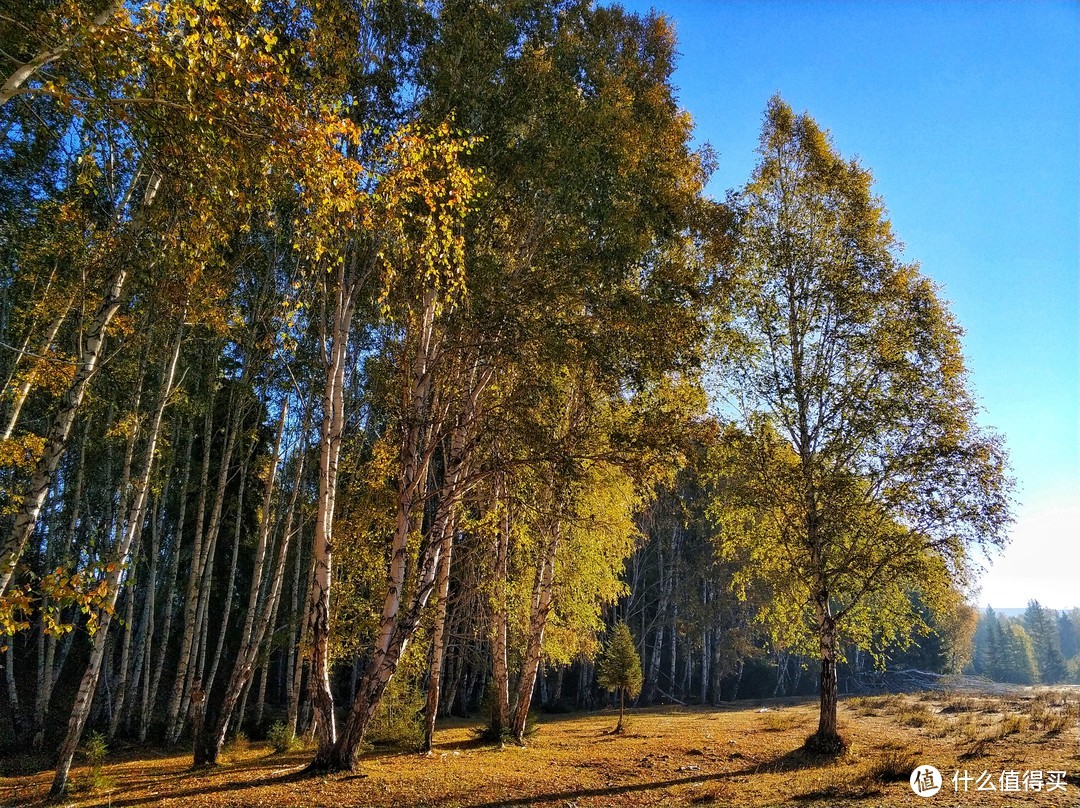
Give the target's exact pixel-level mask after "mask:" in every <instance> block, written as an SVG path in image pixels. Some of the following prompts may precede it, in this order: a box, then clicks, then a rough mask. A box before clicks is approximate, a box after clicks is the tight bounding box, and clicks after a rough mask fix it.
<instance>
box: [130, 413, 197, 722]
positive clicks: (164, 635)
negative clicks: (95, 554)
mask: <svg viewBox="0 0 1080 808" xmlns="http://www.w3.org/2000/svg"><path fill="white" fill-rule="evenodd" d="M193 427H194V424H191V425H189V427H188V439H187V449H186V450H185V452H184V465H183V469H184V471H183V477H182V478H181V482H180V504H179V508H178V514H177V518H176V529H175V531H174V532H173V542H172V544H173V546H172V555H171V557H170V558H169V573H168V583H167V584H166V586H167V589H166V591H165V599H164V601H163V604H162V606H163V610H162V621H163V625H162V627H161V645H160V650H159V652H158V654H157V661H156V662H155V663H154V673H153V676H152V677H151V681H150V690H149V692H148V694H147V696H146V698H145V700H144V701H143V708H142V715H141V716H140V719H139V741H145V740H146V734H147V731H148V730H149V727H150V719H151V718H152V716H153V712H154V706H155V705H156V704H157V694H158V687H159V686H160V685H161V674H162V671H163V670H164V669H165V657H166V655H167V654H168V652H169V638H170V636H171V635H172V625H173V601H174V600H175V599H176V581H177V577H178V574H179V570H180V551H181V550H182V549H183V543H184V518H185V516H186V515H187V500H188V478H189V477H190V474H191V451H192V447H193V444H194V443H195V435H194V432H195V430H194V428H193ZM192 563H194V558H193V561H192Z"/></svg>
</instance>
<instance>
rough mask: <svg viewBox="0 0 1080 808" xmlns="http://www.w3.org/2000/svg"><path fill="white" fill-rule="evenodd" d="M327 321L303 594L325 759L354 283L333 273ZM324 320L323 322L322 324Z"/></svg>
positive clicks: (329, 746) (331, 734)
mask: <svg viewBox="0 0 1080 808" xmlns="http://www.w3.org/2000/svg"><path fill="white" fill-rule="evenodd" d="M336 286H337V288H336V290H335V299H334V306H333V311H332V314H331V322H329V323H326V324H325V326H324V328H325V330H324V333H323V340H322V352H323V359H324V362H325V367H326V382H325V385H324V387H323V402H322V403H323V420H322V430H321V440H320V455H319V490H318V502H317V503H316V508H317V513H316V517H315V536H314V541H313V544H312V553H313V556H312V562H313V568H314V575H313V576H312V581H311V589H310V591H309V595H308V621H309V622H308V633H309V636H310V638H311V674H310V676H309V677H308V678H309V690H310V693H311V702H312V706H313V708H314V710H315V721H316V722H317V724H318V728H317V734H318V741H319V749H318V753H317V756H316V757H317V759H322V760H326V759H329V757H330V755H331V753H332V751H333V747H334V744H335V743H336V741H337V727H336V725H335V720H334V696H333V693H332V692H331V689H330V585H331V578H332V574H331V570H332V564H333V557H332V551H333V532H334V504H335V500H336V497H337V477H338V457H339V454H340V452H341V436H342V432H343V430H344V427H345V360H346V357H347V356H348V348H349V330H350V327H351V325H352V316H353V302H354V301H353V295H354V293H355V287H354V286H352V285H349V284H347V283H346V282H345V267H344V265H342V267H341V269H340V271H339V274H338V282H337V285H336ZM327 326H328V327H327Z"/></svg>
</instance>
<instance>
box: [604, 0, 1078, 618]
mask: <svg viewBox="0 0 1080 808" xmlns="http://www.w3.org/2000/svg"><path fill="white" fill-rule="evenodd" d="M623 5H624V6H626V7H627V8H629V9H630V10H633V11H641V12H646V11H648V10H649V9H650V8H656V10H657V11H659V12H661V13H662V14H664V15H665V16H667V17H668V18H670V19H671V20H672V21H673V22H674V24H675V27H676V30H677V32H678V39H679V52H680V54H681V56H680V59H679V66H678V69H677V71H676V75H675V84H676V85H677V86H678V88H679V98H680V103H681V104H682V105H683V106H684V107H685V108H686V109H687V110H689V111H690V113H691V114H692V115H693V117H694V120H695V121H696V126H697V129H696V132H697V136H698V138H699V139H700V140H702V141H708V142H709V143H710V144H712V146H713V148H714V149H715V150H716V151H717V153H718V155H719V170H718V171H717V173H716V175H715V176H714V178H713V181H712V185H711V191H712V192H713V194H714V195H715V196H717V197H722V195H723V193H724V191H725V190H726V189H728V188H734V187H737V186H739V185H741V184H742V183H743V182H744V181H745V179H746V178H747V176H748V175H749V173H750V170H751V168H752V167H753V165H754V162H755V159H756V156H755V154H754V149H755V147H756V144H757V136H758V132H759V129H760V125H761V119H762V113H763V111H764V108H765V104H766V102H767V100H768V99H769V97H770V96H771V95H772V94H773V93H774V92H779V93H780V94H781V95H782V96H783V98H784V99H785V100H786V101H787V102H788V103H789V104H791V106H792V107H794V108H795V109H796V111H802V110H806V111H807V112H809V113H810V114H811V116H812V117H814V118H815V120H817V122H818V123H819V124H820V125H821V126H822V127H824V128H826V129H828V130H830V132H831V134H832V137H833V140H834V143H835V145H836V146H837V148H838V149H839V150H840V151H841V153H842V154H844V155H845V156H858V157H859V158H860V159H861V161H862V162H863V164H864V165H865V166H866V167H868V168H870V169H871V170H872V172H873V174H874V177H875V179H876V190H877V192H878V193H879V194H880V195H881V196H882V197H883V198H884V200H885V204H886V206H887V207H888V210H889V214H890V218H891V219H892V222H893V226H894V230H895V232H896V234H897V235H898V237H899V238H900V239H901V240H902V241H903V242H904V243H905V244H906V246H907V250H906V252H905V258H906V259H907V260H913V261H918V262H920V263H921V265H922V269H923V272H924V273H925V274H927V275H929V276H930V277H931V278H933V279H934V280H935V281H936V282H937V283H938V284H940V285H941V287H942V288H943V294H944V297H945V298H946V299H947V300H948V301H950V303H951V307H952V310H953V312H954V314H955V315H956V316H957V318H958V319H959V321H960V323H961V325H962V326H963V328H964V329H965V331H966V336H965V348H966V355H967V360H968V367H969V369H970V371H971V381H972V386H973V388H974V390H975V393H976V395H977V397H978V399H979V401H980V402H981V404H982V405H983V407H984V410H985V412H984V413H983V416H982V422H983V423H984V424H986V425H988V426H992V427H994V428H996V429H997V430H998V431H1000V432H1001V433H1003V434H1004V435H1005V437H1006V441H1007V444H1008V446H1009V450H1010V453H1011V456H1012V463H1013V467H1014V473H1015V476H1016V477H1017V480H1018V488H1017V497H1018V499H1019V501H1020V504H1019V506H1018V508H1017V524H1016V525H1015V528H1014V531H1013V543H1012V546H1011V548H1010V549H1009V550H1008V551H1007V552H1006V554H1005V556H1003V557H999V558H997V559H996V561H995V562H994V563H993V566H992V568H991V570H990V572H989V573H988V574H987V576H986V577H985V579H984V581H983V587H982V592H981V594H980V595H979V597H978V602H979V603H980V604H986V603H991V604H992V605H994V606H1000V607H1015V606H1023V605H1024V604H1025V603H1026V602H1027V600H1028V599H1030V598H1037V599H1039V600H1040V601H1041V602H1043V603H1044V605H1047V606H1050V607H1053V608H1066V607H1071V606H1080V585H1078V582H1080V575H1077V573H1076V570H1077V568H1078V564H1080V352H1078V343H1080V324H1078V310H1080V291H1078V219H1080V210H1078V199H1080V182H1078V180H1080V153H1078V151H1080V148H1078V144H1080V108H1078V107H1080V56H1078V52H1080V47H1078V42H1080V33H1078V32H1080V3H1077V2H1074V1H1073V0H1057V1H1055V2H1051V0H1025V2H1017V1H1016V0H1008V1H1007V2H1006V1H1005V0H998V1H997V2H973V1H972V0H952V1H951V2H949V1H948V0H934V1H932V2H931V0H923V1H922V2H918V1H917V0H904V2H899V1H894V2H885V1H881V0H871V1H868V0H863V1H862V2H854V1H849V2H840V1H839V0H834V1H832V2H826V1H825V0H816V1H812V0H803V1H802V2H782V1H778V0H768V2H766V0H759V1H758V2H731V1H730V0H725V1H724V2H708V1H707V0H697V2H692V1H691V0H654V2H636V1H635V2H625V3H623Z"/></svg>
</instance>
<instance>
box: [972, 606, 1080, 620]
mask: <svg viewBox="0 0 1080 808" xmlns="http://www.w3.org/2000/svg"><path fill="white" fill-rule="evenodd" d="M992 608H993V610H994V611H995V612H996V613H997V614H998V615H999V616H1001V617H1019V616H1020V615H1022V614H1023V613H1024V612H1025V611H1027V607H1026V606H1015V607H1009V608H1007V609H1005V608H999V607H997V606H993V607H992ZM1043 608H1044V609H1049V610H1050V611H1052V612H1060V611H1066V612H1068V611H1072V609H1050V607H1049V606H1044V607H1043ZM983 611H984V612H985V611H986V609H985V608H984V609H983Z"/></svg>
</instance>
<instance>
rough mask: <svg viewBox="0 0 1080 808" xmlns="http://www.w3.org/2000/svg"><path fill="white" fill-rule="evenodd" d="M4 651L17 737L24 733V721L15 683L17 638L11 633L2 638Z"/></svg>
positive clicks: (14, 731) (5, 673)
mask: <svg viewBox="0 0 1080 808" xmlns="http://www.w3.org/2000/svg"><path fill="white" fill-rule="evenodd" d="M0 645H2V646H4V647H5V648H6V649H7V650H6V651H4V680H5V682H6V683H7V695H8V706H10V707H11V731H12V735H13V736H14V737H15V738H19V737H20V736H21V735H22V721H21V720H20V718H19V689H18V687H16V685H15V638H14V637H13V636H11V635H10V634H9V635H8V636H6V637H4V638H2V639H0Z"/></svg>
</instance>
